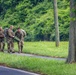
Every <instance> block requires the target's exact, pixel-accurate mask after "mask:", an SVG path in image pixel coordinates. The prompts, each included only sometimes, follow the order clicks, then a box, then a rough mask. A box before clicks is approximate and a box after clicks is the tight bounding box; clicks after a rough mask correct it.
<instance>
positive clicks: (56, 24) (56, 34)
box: [53, 0, 59, 47]
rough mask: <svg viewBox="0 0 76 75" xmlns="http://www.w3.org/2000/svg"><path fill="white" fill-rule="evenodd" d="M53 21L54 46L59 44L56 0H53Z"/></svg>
mask: <svg viewBox="0 0 76 75" xmlns="http://www.w3.org/2000/svg"><path fill="white" fill-rule="evenodd" d="M53 3H54V23H55V41H56V47H58V46H59V26H58V11H57V0H54V2H53Z"/></svg>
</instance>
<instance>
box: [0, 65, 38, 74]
mask: <svg viewBox="0 0 76 75" xmlns="http://www.w3.org/2000/svg"><path fill="white" fill-rule="evenodd" d="M0 75H39V74H35V73H31V72H27V71H23V70H18V69H13V68H8V67H3V66H0Z"/></svg>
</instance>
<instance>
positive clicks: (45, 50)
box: [15, 42, 68, 57]
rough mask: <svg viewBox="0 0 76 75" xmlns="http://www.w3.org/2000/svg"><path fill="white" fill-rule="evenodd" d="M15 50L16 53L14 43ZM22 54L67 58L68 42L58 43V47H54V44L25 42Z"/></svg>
mask: <svg viewBox="0 0 76 75" xmlns="http://www.w3.org/2000/svg"><path fill="white" fill-rule="evenodd" d="M15 50H16V51H18V48H17V44H16V43H15ZM23 52H24V53H30V54H37V55H44V56H53V57H67V55H68V42H60V46H59V47H55V42H25V43H24V49H23Z"/></svg>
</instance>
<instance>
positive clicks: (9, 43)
mask: <svg viewBox="0 0 76 75" xmlns="http://www.w3.org/2000/svg"><path fill="white" fill-rule="evenodd" d="M7 47H8V52H14V41H13V39H12V38H8V39H7Z"/></svg>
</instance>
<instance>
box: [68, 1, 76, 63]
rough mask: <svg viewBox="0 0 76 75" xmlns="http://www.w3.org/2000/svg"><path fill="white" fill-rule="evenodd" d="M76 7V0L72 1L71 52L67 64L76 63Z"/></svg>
mask: <svg viewBox="0 0 76 75" xmlns="http://www.w3.org/2000/svg"><path fill="white" fill-rule="evenodd" d="M74 10H76V5H75V0H70V11H71V13H70V17H71V21H70V30H69V52H68V58H67V63H73V62H76V12H74Z"/></svg>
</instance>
